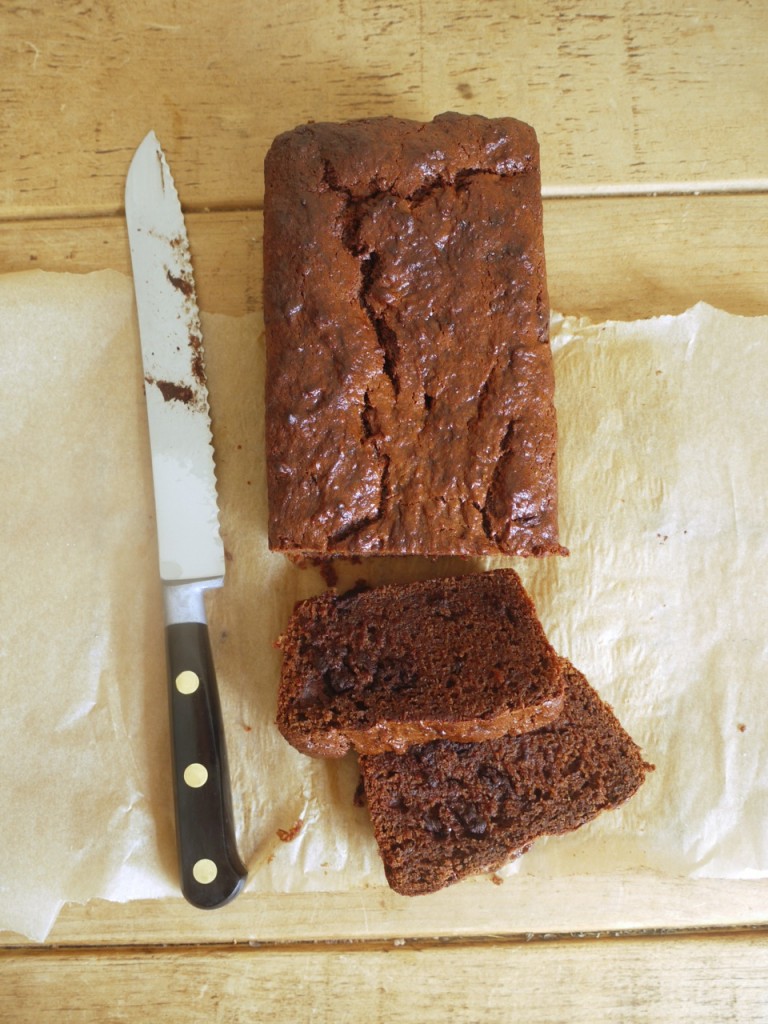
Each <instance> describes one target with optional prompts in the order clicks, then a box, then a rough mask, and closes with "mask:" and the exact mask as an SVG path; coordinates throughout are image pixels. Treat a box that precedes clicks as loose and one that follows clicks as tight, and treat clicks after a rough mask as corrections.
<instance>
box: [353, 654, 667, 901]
mask: <svg viewBox="0 0 768 1024" xmlns="http://www.w3.org/2000/svg"><path fill="white" fill-rule="evenodd" d="M565 673H566V681H565V705H564V709H563V712H562V714H561V715H560V717H559V718H558V719H557V721H556V722H554V723H553V724H552V725H549V726H546V727H545V728H543V729H540V730H538V731H537V732H533V733H529V734H528V735H525V736H517V737H504V738H502V739H497V740H491V741H489V742H486V743H475V744H458V743H449V742H444V741H436V742H433V743H428V744H425V745H423V746H418V747H412V748H411V749H410V750H409V751H408V752H407V753H405V754H401V755H397V754H379V755H376V756H373V757H361V758H360V768H361V772H362V780H363V786H364V790H365V797H366V800H367V803H368V809H369V811H370V815H371V819H372V821H373V829H374V833H375V836H376V841H377V843H378V846H379V850H380V853H381V857H382V860H383V863H384V869H385V872H386V876H387V880H388V881H389V884H390V886H391V887H392V888H393V889H394V890H396V891H397V892H399V893H402V894H403V895H406V896H415V895H418V894H421V893H428V892H434V891H436V890H438V889H441V888H443V887H444V886H446V885H450V884H452V883H453V882H458V881H459V880H460V879H462V878H465V877H467V876H468V875H472V874H477V873H480V872H484V871H492V870H495V869H497V868H499V867H501V866H502V865H503V864H505V863H507V862H508V861H509V860H511V859H512V858H513V857H514V856H516V855H517V854H519V853H520V852H523V851H524V850H525V849H526V848H527V847H528V846H530V845H531V844H532V843H533V842H534V841H535V840H536V839H538V838H540V837H541V836H547V835H559V834H561V833H564V832H570V831H572V830H574V829H576V828H578V827H579V826H581V825H583V824H584V823H585V822H587V821H589V820H591V819H592V818H594V817H595V816H596V815H597V814H599V813H600V812H601V811H604V810H607V809H610V808H614V807H617V806H618V805H619V804H621V803H623V802H624V801H625V800H627V799H628V798H629V797H630V796H632V794H633V793H634V792H635V791H636V790H637V789H638V788H639V786H640V785H641V784H642V782H643V780H644V777H645V774H646V772H647V771H648V770H649V769H651V768H652V766H651V765H648V764H646V763H645V761H644V760H643V758H642V755H641V753H640V750H639V749H638V747H637V746H636V744H635V743H634V742H633V740H632V739H630V737H629V736H628V735H627V734H626V732H625V731H624V729H623V728H622V727H621V725H620V724H619V722H618V721H617V720H616V718H615V716H614V715H613V713H612V711H611V709H610V708H609V707H608V706H607V705H606V704H604V703H603V702H602V701H601V700H600V698H599V697H598V695H597V694H596V693H595V691H594V690H593V689H592V687H591V686H590V685H589V684H588V683H587V681H586V679H584V677H583V676H582V675H581V674H580V673H579V672H578V671H577V670H576V669H575V668H573V666H572V665H570V664H568V663H567V662H566V663H565Z"/></svg>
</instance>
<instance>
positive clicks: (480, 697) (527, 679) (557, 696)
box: [277, 569, 564, 757]
mask: <svg viewBox="0 0 768 1024" xmlns="http://www.w3.org/2000/svg"><path fill="white" fill-rule="evenodd" d="M278 643H279V646H280V648H281V650H282V653H283V664H282V670H281V681H280V690H279V695H278V711H277V725H278V728H279V729H280V731H281V733H282V734H283V736H284V737H285V738H286V739H287V740H288V742H289V743H291V744H292V745H293V746H294V747H296V749H297V750H299V751H301V752H302V753H304V754H307V755H309V756H314V757H341V756H344V755H345V754H346V753H347V751H348V750H349V749H350V748H354V749H355V750H356V751H357V752H358V753H361V754H368V755H372V754H379V753H383V752H386V751H394V752H397V753H403V752H404V751H406V750H407V749H408V748H409V747H411V746H414V745H417V744H423V743H428V742H431V741H433V740H438V739H444V740H450V741H453V742H472V743H476V742H481V741H485V740H489V739H493V738H497V737H500V736H503V735H507V734H519V733H522V732H528V731H531V730H534V729H540V728H541V727H542V726H545V725H547V724H548V723H550V722H553V721H555V720H556V719H557V717H558V716H559V715H560V713H561V711H562V707H563V693H564V673H563V667H562V663H561V660H560V659H559V658H558V656H557V654H556V652H555V651H554V649H553V648H552V646H551V645H550V643H549V641H548V640H547V638H546V636H545V633H544V630H543V628H542V626H541V623H540V622H539V619H538V616H537V614H536V610H535V607H534V605H533V602H532V601H531V599H530V597H529V596H528V594H527V593H526V591H525V589H524V588H523V585H522V583H521V582H520V578H519V577H518V575H517V573H515V572H514V571H513V570H511V569H498V570H495V571H492V572H485V573H472V574H468V575H465V576H453V577H448V578H444V579H432V580H422V581H419V582H416V583H405V584H389V585H387V586H382V587H375V588H371V589H369V590H362V591H356V592H351V593H348V594H344V595H337V594H335V593H333V592H330V591H328V592H326V593H324V594H321V595H319V596H317V597H314V598H309V599H308V600H306V601H303V602H301V603H300V604H299V605H298V606H297V608H296V609H295V610H294V614H293V615H292V617H291V620H290V622H289V623H288V625H287V627H286V629H285V631H284V632H283V634H282V636H281V637H280V640H279V641H278Z"/></svg>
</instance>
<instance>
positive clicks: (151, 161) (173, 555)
mask: <svg viewBox="0 0 768 1024" xmlns="http://www.w3.org/2000/svg"><path fill="white" fill-rule="evenodd" d="M125 213H126V222H127V226H128V238H129V243H130V249H131V264H132V268H133V280H134V292H135V297H136V310H137V314H138V322H139V335H140V338H141V355H142V363H143V368H144V392H145V397H146V405H147V418H148V423H149V439H150V448H151V457H152V478H153V484H154V496H155V511H156V517H157V540H158V555H159V570H160V578H161V580H162V585H163V597H164V607H165V639H166V651H167V656H168V675H169V694H170V716H171V741H172V754H173V774H174V794H175V809H176V837H177V846H178V854H179V869H180V875H181V890H182V893H183V894H184V896H185V898H186V899H187V900H188V901H189V902H190V903H192V904H193V905H194V906H197V907H201V908H205V909H210V908H213V907H218V906H222V905H223V904H224V903H227V902H229V900H231V899H232V898H233V897H234V896H236V895H237V893H238V892H240V890H241V889H242V887H243V884H244V881H245V876H246V869H245V867H244V866H243V864H242V861H241V860H240V857H239V855H238V852H237V846H236V842H235V829H234V821H233V815H232V806H231V795H230V782H229V774H228V768H227V757H226V747H225V742H224V730H223V726H222V721H221V708H220V702H219V696H218V689H217V684H216V675H215V671H214V664H213V656H212V652H211V645H210V639H209V636H208V624H207V619H206V610H205V600H204V595H205V591H206V590H207V589H209V588H211V587H218V586H221V585H222V584H223V582H224V563H225V558H224V546H223V544H222V541H221V534H220V531H219V510H218V499H217V493H216V475H215V465H214V452H213V443H212V434H211V422H210V411H209V402H208V387H207V382H206V376H205V357H204V349H203V334H202V329H201V326H200V314H199V311H198V307H197V298H196V292H195V282H194V276H193V272H192V261H191V256H190V249H189V242H188V239H187V231H186V226H185V223H184V217H183V214H182V210H181V204H180V202H179V197H178V194H177V191H176V187H175V185H174V181H173V178H172V176H171V172H170V169H169V167H168V163H167V161H166V158H165V155H164V153H163V151H162V149H161V147H160V144H159V142H158V140H157V137H156V136H155V134H154V132H150V133H149V134H148V135H147V136H146V138H145V139H144V141H143V142H142V143H141V145H140V146H139V147H138V149H137V150H136V152H135V154H134V157H133V159H132V161H131V165H130V168H129V170H128V176H127V179H126V186H125Z"/></svg>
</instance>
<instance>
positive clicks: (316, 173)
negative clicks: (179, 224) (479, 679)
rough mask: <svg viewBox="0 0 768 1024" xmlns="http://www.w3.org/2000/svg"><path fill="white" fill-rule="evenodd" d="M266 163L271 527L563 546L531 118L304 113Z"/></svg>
mask: <svg viewBox="0 0 768 1024" xmlns="http://www.w3.org/2000/svg"><path fill="white" fill-rule="evenodd" d="M265 176H266V184H265V208H264V312H265V323H266V336H267V389H266V410H267V413H266V416H267V422H266V439H267V475H268V497H269V542H270V546H271V547H272V548H273V549H274V550H279V551H283V552H285V553H293V554H298V555H306V556H315V557H317V556H319V557H328V556H338V555H345V556H349V555H361V554H368V555H372V554H422V555H430V556H435V555H443V554H465V555H483V554H498V553H504V554H508V555H544V554H551V553H564V549H563V548H561V547H560V545H559V543H558V535H557V501H556V491H557V483H556V423H555V410H554V404H553V390H554V382H553V374H552V362H551V353H550V349H549V337H548V331H549V306H548V298H547V291H546V274H545V265H544V245H543V233H542V206H541V195H540V177H539V153H538V143H537V140H536V136H535V133H534V131H533V129H532V128H530V127H529V126H528V125H526V124H523V123H522V122H520V121H516V120H514V119H513V118H497V119H487V118H484V117H479V116H464V115H459V114H443V115H441V116H439V117H437V118H435V119H434V120H433V121H432V122H430V123H428V124H422V123H419V122H414V121H405V120H401V119H396V118H374V119H369V120H362V121H352V122H348V123H346V124H311V125H304V126H302V127H300V128H297V129H295V130H294V131H291V132H287V133H285V134H284V135H281V136H279V137H278V138H277V139H276V140H275V141H274V143H273V145H272V147H271V149H270V151H269V153H268V155H267V158H266V163H265Z"/></svg>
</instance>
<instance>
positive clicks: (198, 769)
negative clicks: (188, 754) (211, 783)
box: [184, 761, 208, 789]
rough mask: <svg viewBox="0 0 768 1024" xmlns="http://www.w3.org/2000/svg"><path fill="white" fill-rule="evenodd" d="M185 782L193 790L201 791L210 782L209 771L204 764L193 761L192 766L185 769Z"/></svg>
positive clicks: (189, 765)
mask: <svg viewBox="0 0 768 1024" xmlns="http://www.w3.org/2000/svg"><path fill="white" fill-rule="evenodd" d="M184 781H185V782H186V784H187V785H188V786H191V787H192V789H199V788H200V787H201V786H204V785H205V784H206V782H207V781H208V769H207V768H206V767H205V765H204V764H198V763H197V762H196V761H193V762H192V764H188V765H187V767H186V768H185V769H184Z"/></svg>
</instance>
